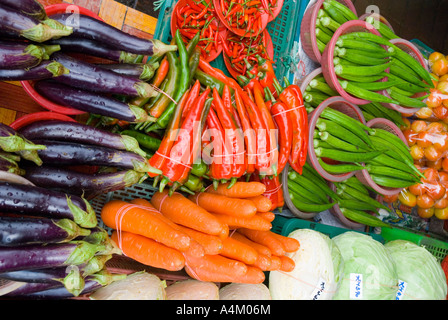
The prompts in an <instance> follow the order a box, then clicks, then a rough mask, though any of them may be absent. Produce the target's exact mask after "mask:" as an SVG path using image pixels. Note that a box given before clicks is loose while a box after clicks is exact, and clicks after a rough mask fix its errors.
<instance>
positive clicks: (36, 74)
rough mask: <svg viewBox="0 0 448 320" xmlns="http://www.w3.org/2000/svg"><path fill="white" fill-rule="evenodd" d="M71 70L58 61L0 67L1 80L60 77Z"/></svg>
mask: <svg viewBox="0 0 448 320" xmlns="http://www.w3.org/2000/svg"><path fill="white" fill-rule="evenodd" d="M68 72H69V71H68V69H66V68H65V67H64V66H63V65H62V64H61V63H59V62H56V61H43V62H41V63H40V64H39V65H38V66H36V67H34V68H30V69H27V68H22V69H0V81H24V80H42V79H50V78H54V77H59V76H62V75H64V74H67V73H68Z"/></svg>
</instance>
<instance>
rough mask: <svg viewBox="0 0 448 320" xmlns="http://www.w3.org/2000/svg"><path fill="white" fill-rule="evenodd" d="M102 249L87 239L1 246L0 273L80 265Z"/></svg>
mask: <svg viewBox="0 0 448 320" xmlns="http://www.w3.org/2000/svg"><path fill="white" fill-rule="evenodd" d="M101 249H102V246H101V245H95V244H91V243H88V242H86V241H73V242H68V243H62V244H47V245H26V246H20V247H0V273H3V272H10V271H19V270H30V269H42V268H54V267H63V266H71V265H80V264H83V263H86V262H88V261H89V260H90V259H91V258H92V257H94V256H95V254H96V253H97V252H98V250H101Z"/></svg>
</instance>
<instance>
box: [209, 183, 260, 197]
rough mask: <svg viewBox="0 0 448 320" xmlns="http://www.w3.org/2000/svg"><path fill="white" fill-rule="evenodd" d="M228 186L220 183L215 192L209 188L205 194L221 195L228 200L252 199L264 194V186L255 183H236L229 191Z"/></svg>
mask: <svg viewBox="0 0 448 320" xmlns="http://www.w3.org/2000/svg"><path fill="white" fill-rule="evenodd" d="M228 186H229V183H221V184H219V185H218V187H217V188H216V190H215V188H213V187H210V188H208V189H207V191H206V192H210V193H214V194H221V195H224V196H227V197H230V198H252V197H256V196H259V195H262V194H263V193H265V192H266V186H265V185H264V184H263V183H261V182H257V181H249V182H243V181H238V182H236V183H235V184H234V185H233V186H232V187H231V188H230V189H228V188H227V187H228Z"/></svg>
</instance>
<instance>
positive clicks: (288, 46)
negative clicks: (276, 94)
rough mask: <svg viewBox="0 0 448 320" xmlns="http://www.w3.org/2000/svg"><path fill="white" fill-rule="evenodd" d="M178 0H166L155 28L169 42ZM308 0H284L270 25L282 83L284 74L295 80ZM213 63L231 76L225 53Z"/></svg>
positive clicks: (269, 29)
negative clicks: (302, 25)
mask: <svg viewBox="0 0 448 320" xmlns="http://www.w3.org/2000/svg"><path fill="white" fill-rule="evenodd" d="M176 3H177V1H176V0H165V1H164V3H163V4H162V5H161V7H160V12H159V16H158V20H157V25H156V30H155V32H154V38H155V39H159V40H160V41H163V42H165V43H169V42H170V41H171V39H172V36H171V14H172V13H173V9H174V6H175V4H176ZM308 3H309V0H284V3H283V7H282V11H281V12H280V14H279V15H278V16H277V18H276V19H275V20H274V21H272V22H270V23H269V24H268V26H267V27H266V29H267V30H268V32H269V34H270V36H271V38H272V44H273V47H274V61H275V66H274V68H275V74H276V76H277V78H278V79H279V81H280V82H281V83H282V84H284V83H283V77H287V78H288V79H289V80H290V81H292V80H293V76H294V69H293V68H291V66H293V65H294V61H293V58H292V57H293V56H294V52H293V51H294V50H295V48H296V47H297V44H298V41H299V40H298V39H299V37H300V24H301V22H302V17H303V14H304V12H305V8H306V6H307V5H308ZM211 65H212V66H213V67H215V68H218V69H221V70H222V71H224V73H225V74H226V75H227V76H230V73H229V72H228V71H227V68H226V66H225V63H224V58H223V55H222V54H221V55H219V56H218V57H217V58H216V59H215V60H214V61H212V62H211Z"/></svg>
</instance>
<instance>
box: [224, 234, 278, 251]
mask: <svg viewBox="0 0 448 320" xmlns="http://www.w3.org/2000/svg"><path fill="white" fill-rule="evenodd" d="M231 237H232V238H235V239H237V240H238V241H241V242H244V243H246V244H248V245H250V246H251V247H252V248H254V249H255V250H257V252H258V253H259V254H262V255H266V256H268V257H270V256H271V250H270V249H269V248H268V247H266V246H264V245H262V244H259V243H257V242H254V241H252V240H250V239H249V238H247V237H246V236H244V235H242V234H241V233H239V232H238V230H236V231H235V232H232V234H231Z"/></svg>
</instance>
